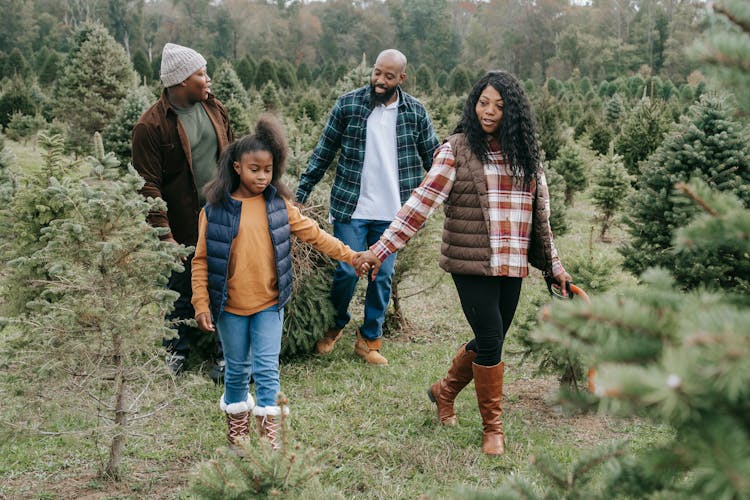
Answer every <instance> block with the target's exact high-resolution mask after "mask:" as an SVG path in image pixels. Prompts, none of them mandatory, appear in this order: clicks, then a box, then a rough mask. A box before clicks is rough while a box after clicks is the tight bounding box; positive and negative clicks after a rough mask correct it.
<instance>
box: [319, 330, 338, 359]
mask: <svg viewBox="0 0 750 500" xmlns="http://www.w3.org/2000/svg"><path fill="white" fill-rule="evenodd" d="M343 331H344V329H343V328H329V329H328V331H327V332H326V333H325V334H323V338H322V339H320V340H318V342H317V343H316V344H315V353H316V354H323V355H325V354H330V353H331V351H333V348H334V347H335V346H336V341H337V340H338V339H339V338H341V332H343Z"/></svg>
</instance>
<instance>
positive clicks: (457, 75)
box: [444, 66, 473, 96]
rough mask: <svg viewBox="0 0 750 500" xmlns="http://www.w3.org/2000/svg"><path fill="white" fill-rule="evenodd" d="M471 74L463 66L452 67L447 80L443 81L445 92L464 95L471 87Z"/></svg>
mask: <svg viewBox="0 0 750 500" xmlns="http://www.w3.org/2000/svg"><path fill="white" fill-rule="evenodd" d="M472 83H473V82H472V81H471V76H469V73H468V72H467V71H466V68H464V67H463V66H456V67H454V68H453V69H452V70H451V72H450V73H449V74H448V80H447V82H446V83H445V86H446V88H445V89H444V90H445V91H446V92H447V93H449V94H451V95H455V96H462V95H466V93H467V92H468V91H469V90H470V89H471V85H472Z"/></svg>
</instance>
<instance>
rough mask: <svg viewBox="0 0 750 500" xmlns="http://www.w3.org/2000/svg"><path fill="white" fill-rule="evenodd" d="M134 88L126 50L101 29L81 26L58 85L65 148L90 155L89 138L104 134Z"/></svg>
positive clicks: (56, 99) (97, 26)
mask: <svg viewBox="0 0 750 500" xmlns="http://www.w3.org/2000/svg"><path fill="white" fill-rule="evenodd" d="M135 84H136V76H135V71H134V70H133V65H132V64H131V62H130V59H129V58H128V56H127V54H126V53H125V50H124V49H123V48H122V46H121V45H120V44H118V43H117V42H116V41H115V39H114V38H112V37H111V36H110V35H109V33H107V30H106V29H105V28H104V27H102V26H101V25H84V26H83V27H81V28H79V30H78V31H77V32H76V34H75V37H74V47H73V49H72V50H71V52H70V53H69V54H68V57H67V59H66V61H65V64H64V66H63V73H62V75H61V76H60V78H59V79H58V81H57V86H56V89H55V102H56V108H57V116H61V117H64V119H65V122H66V123H67V124H68V125H69V131H68V133H69V135H68V138H67V144H66V145H67V146H68V147H70V148H72V149H73V150H75V151H77V152H88V151H91V136H92V135H93V134H94V132H101V131H103V130H104V129H105V128H106V126H107V125H108V124H109V122H110V121H111V120H112V119H113V118H114V117H115V115H116V114H117V110H118V107H119V105H120V102H121V101H122V99H123V98H125V96H126V95H127V93H128V91H129V90H130V89H132V88H133V87H134V86H135Z"/></svg>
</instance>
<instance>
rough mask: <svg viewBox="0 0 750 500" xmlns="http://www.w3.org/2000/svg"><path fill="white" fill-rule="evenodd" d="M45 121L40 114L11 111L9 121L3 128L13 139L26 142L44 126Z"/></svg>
mask: <svg viewBox="0 0 750 500" xmlns="http://www.w3.org/2000/svg"><path fill="white" fill-rule="evenodd" d="M46 125H47V121H46V120H45V119H44V117H43V116H42V115H33V116H32V115H24V114H21V113H13V116H11V117H10V123H8V126H7V127H6V128H5V134H6V135H7V136H8V138H10V139H13V140H14V141H22V142H24V143H25V142H26V141H27V140H28V139H29V138H31V137H32V136H34V135H35V134H36V133H37V132H39V131H40V130H42V129H43V128H45V127H46Z"/></svg>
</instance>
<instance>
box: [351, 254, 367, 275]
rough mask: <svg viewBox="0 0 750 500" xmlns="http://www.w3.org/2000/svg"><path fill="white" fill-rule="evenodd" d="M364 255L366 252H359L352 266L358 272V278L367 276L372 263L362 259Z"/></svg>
mask: <svg viewBox="0 0 750 500" xmlns="http://www.w3.org/2000/svg"><path fill="white" fill-rule="evenodd" d="M362 255H364V252H357V255H356V256H355V257H354V260H353V261H352V267H354V272H355V273H356V274H357V278H361V277H362V276H365V275H366V274H367V272H368V271H369V270H370V264H368V263H367V262H364V261H363V260H362Z"/></svg>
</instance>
